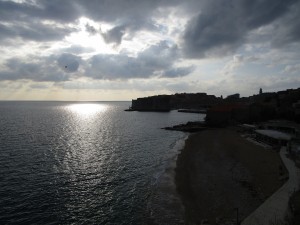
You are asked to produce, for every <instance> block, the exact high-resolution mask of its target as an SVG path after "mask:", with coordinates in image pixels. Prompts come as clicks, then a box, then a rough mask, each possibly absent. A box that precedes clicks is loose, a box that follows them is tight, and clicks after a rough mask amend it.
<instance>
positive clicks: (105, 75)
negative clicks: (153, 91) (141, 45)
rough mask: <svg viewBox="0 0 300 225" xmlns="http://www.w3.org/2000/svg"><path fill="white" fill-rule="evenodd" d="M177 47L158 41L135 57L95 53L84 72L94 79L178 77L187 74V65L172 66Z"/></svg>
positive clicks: (188, 70)
mask: <svg viewBox="0 0 300 225" xmlns="http://www.w3.org/2000/svg"><path fill="white" fill-rule="evenodd" d="M177 56H178V48H177V46H176V45H172V44H170V43H168V42H165V41H163V42H160V43H158V44H157V45H153V46H150V47H149V48H147V49H145V50H144V51H142V52H140V53H139V54H138V55H137V57H130V56H127V55H123V54H119V55H96V56H94V57H92V58H91V59H90V60H89V62H88V63H89V65H90V67H89V68H88V69H87V71H86V74H87V75H88V76H90V77H93V78H94V79H108V80H114V79H129V78H149V77H154V76H156V77H178V76H185V75H187V74H189V73H190V72H191V71H192V70H191V68H188V67H182V68H181V67H179V68H173V64H174V62H175V61H176V60H177Z"/></svg>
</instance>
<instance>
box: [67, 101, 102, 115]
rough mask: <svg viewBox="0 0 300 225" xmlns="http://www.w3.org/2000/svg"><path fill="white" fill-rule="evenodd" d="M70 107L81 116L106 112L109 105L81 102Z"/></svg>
mask: <svg viewBox="0 0 300 225" xmlns="http://www.w3.org/2000/svg"><path fill="white" fill-rule="evenodd" d="M68 108H69V110H70V111H72V112H74V113H76V114H78V115H79V116H83V117H87V116H94V115H95V114H98V113H100V112H104V111H105V110H106V109H107V106H106V105H104V104H92V103H80V104H72V105H70V106H68Z"/></svg>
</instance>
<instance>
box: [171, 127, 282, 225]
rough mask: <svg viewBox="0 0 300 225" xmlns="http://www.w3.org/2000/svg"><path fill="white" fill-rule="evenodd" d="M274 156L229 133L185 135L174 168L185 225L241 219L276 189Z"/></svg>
mask: <svg viewBox="0 0 300 225" xmlns="http://www.w3.org/2000/svg"><path fill="white" fill-rule="evenodd" d="M283 173H285V170H284V165H283V163H282V161H281V159H280V156H279V154H278V153H276V152H275V151H274V150H272V149H266V148H263V147H261V146H258V145H256V144H254V143H252V142H250V141H248V140H246V139H245V138H242V137H241V136H240V135H239V134H238V133H237V132H236V131H235V129H234V128H216V129H207V130H204V131H201V132H198V133H194V134H191V135H189V137H188V139H187V140H186V142H185V146H184V148H183V150H182V151H181V153H179V154H178V157H177V162H176V168H175V184H176V189H177V192H178V194H179V195H180V198H181V200H182V203H183V205H184V208H185V213H184V214H185V221H186V224H200V223H201V221H203V220H208V221H209V224H216V218H218V220H219V221H222V220H223V221H236V214H237V208H238V211H239V220H240V221H241V220H243V219H244V218H245V217H247V216H248V215H249V214H250V213H251V212H253V211H254V210H255V209H256V208H257V207H258V206H259V205H261V203H262V202H263V201H264V200H266V199H267V198H268V197H269V196H271V195H272V194H273V193H274V192H275V191H277V190H278V189H279V188H280V187H281V186H282V185H283V183H284V182H283V181H280V179H279V178H280V175H281V176H282V175H283Z"/></svg>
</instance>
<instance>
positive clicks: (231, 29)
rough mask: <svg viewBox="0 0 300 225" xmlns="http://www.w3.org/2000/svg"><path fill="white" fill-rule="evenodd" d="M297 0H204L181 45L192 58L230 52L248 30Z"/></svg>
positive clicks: (263, 22)
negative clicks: (205, 0) (204, 2)
mask: <svg viewBox="0 0 300 225" xmlns="http://www.w3.org/2000/svg"><path fill="white" fill-rule="evenodd" d="M296 2H298V1H297V0H287V1H282V0H263V1H262V0H253V1H248V0H231V1H221V0H211V1H207V2H206V4H203V5H202V8H201V12H200V13H199V14H198V16H196V17H195V18H193V19H191V20H190V21H189V23H188V25H187V27H186V29H185V32H184V35H183V40H184V45H183V49H184V51H185V53H186V55H187V56H188V57H192V58H202V57H206V56H211V55H213V56H215V55H217V56H222V55H226V54H228V53H232V52H234V51H235V50H236V49H237V48H238V47H239V46H241V44H243V43H244V42H245V38H246V36H247V34H248V32H249V31H251V30H253V29H255V28H259V27H261V26H264V25H268V24H270V23H271V22H274V21H276V20H277V19H278V18H280V17H282V16H283V15H285V14H286V13H287V12H289V11H290V9H291V6H292V5H293V4H294V3H296ZM292 26H293V25H292ZM293 27H295V26H293ZM292 30H293V29H291V31H292Z"/></svg>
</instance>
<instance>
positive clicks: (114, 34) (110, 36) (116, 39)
mask: <svg viewBox="0 0 300 225" xmlns="http://www.w3.org/2000/svg"><path fill="white" fill-rule="evenodd" d="M124 34H125V26H116V27H114V28H112V29H110V30H109V31H107V32H106V33H103V34H102V35H103V38H104V40H105V42H106V43H116V44H120V43H121V41H122V37H123V36H124Z"/></svg>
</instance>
